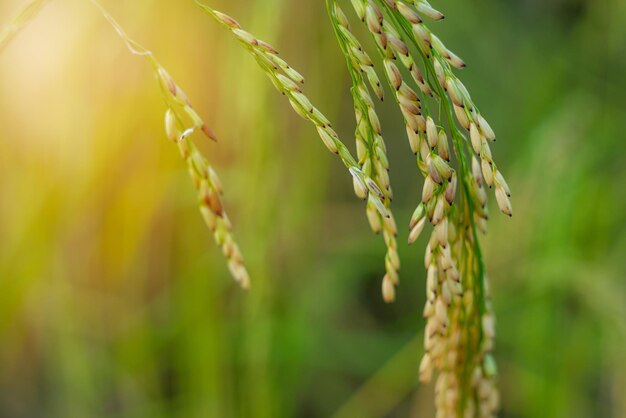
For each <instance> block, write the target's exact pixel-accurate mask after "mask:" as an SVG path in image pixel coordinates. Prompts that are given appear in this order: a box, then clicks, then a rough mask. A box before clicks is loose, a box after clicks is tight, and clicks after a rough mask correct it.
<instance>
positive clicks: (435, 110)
mask: <svg viewBox="0 0 626 418" xmlns="http://www.w3.org/2000/svg"><path fill="white" fill-rule="evenodd" d="M44 2H45V1H42V0H37V1H34V2H32V3H31V4H30V5H29V6H28V7H27V8H26V9H25V10H24V12H22V13H21V14H20V15H19V16H18V17H17V18H16V20H15V21H14V23H13V24H11V25H9V26H7V28H6V29H5V30H3V32H2V35H1V36H0V49H1V48H2V47H4V46H5V45H6V44H7V43H8V41H9V40H10V39H11V37H12V36H13V34H15V33H16V32H17V31H18V30H19V29H20V28H21V27H23V26H24V25H25V24H26V23H27V22H28V21H29V20H30V19H31V18H32V17H34V15H35V14H36V12H37V11H38V10H39V9H40V8H41V6H42V5H43V4H44ZM91 2H92V3H93V4H94V5H95V6H96V7H98V8H99V9H100V11H101V13H102V14H103V15H104V17H105V18H106V19H107V20H108V22H109V23H110V24H111V25H112V27H113V28H114V30H115V31H116V32H117V34H118V35H119V36H120V37H121V38H122V39H123V41H124V42H125V43H126V45H127V47H128V49H129V51H130V52H131V53H133V54H135V55H138V56H142V57H145V58H146V59H147V60H148V62H149V63H150V64H151V66H152V69H153V71H154V74H155V75H156V77H157V79H158V81H159V86H160V88H161V92H162V96H163V98H164V101H165V104H166V112H165V132H166V136H167V137H168V138H169V139H170V140H171V141H172V142H174V143H175V144H176V145H177V146H178V148H179V151H180V154H181V156H182V158H183V160H184V161H185V163H186V165H187V167H188V170H189V173H190V176H191V178H192V181H193V184H194V186H195V188H196V189H197V191H198V196H199V205H200V211H201V213H202V216H203V217H204V220H205V222H206V224H207V226H208V227H209V228H210V230H211V231H212V232H213V235H214V238H215V241H216V243H217V244H218V245H219V246H220V247H221V249H222V251H223V253H224V255H225V257H226V259H227V262H228V266H229V268H230V271H231V273H232V275H233V277H234V278H235V280H236V281H237V282H238V283H239V284H240V285H241V286H242V287H243V288H246V289H247V288H248V287H249V285H250V279H249V276H248V272H247V270H246V268H245V266H244V262H243V257H242V255H241V251H240V250H239V247H238V245H237V243H236V242H235V240H234V237H233V234H232V226H231V223H230V220H229V218H228V216H227V215H226V213H225V211H224V207H223V203H222V194H223V190H222V185H221V181H220V180H219V178H218V176H217V174H216V173H215V171H214V169H213V168H212V167H211V165H210V164H209V162H208V160H207V158H206V157H205V156H204V155H202V153H201V152H200V151H199V149H198V148H197V146H196V145H195V144H194V142H193V141H192V140H191V138H192V136H193V135H194V134H195V133H198V132H202V133H203V134H204V135H205V136H206V137H208V138H209V139H211V140H213V141H216V135H215V134H214V133H213V131H212V130H211V129H210V128H208V127H207V125H206V124H205V123H204V121H203V119H202V118H201V117H200V116H199V115H198V113H197V112H196V111H195V110H194V108H193V107H192V105H191V102H190V100H189V99H188V97H187V95H186V94H185V93H184V92H183V90H182V89H181V88H180V87H179V86H178V85H177V84H176V83H175V81H174V80H173V79H172V77H171V76H170V75H169V74H168V72H167V71H166V70H165V69H164V68H163V66H162V65H161V64H160V63H159V62H158V61H157V59H156V58H155V57H154V54H152V52H151V51H150V50H148V49H146V48H144V47H143V46H142V45H140V44H139V43H137V42H135V41H134V40H132V39H131V38H129V37H128V36H127V35H126V33H125V32H124V31H123V30H122V28H121V27H120V26H119V24H118V23H117V22H116V21H115V20H114V19H113V18H112V17H111V16H110V15H109V13H108V12H107V11H106V10H105V9H104V8H102V7H101V6H100V4H99V3H98V2H97V1H96V0H91ZM196 3H197V4H198V6H199V7H200V8H201V9H202V10H203V11H204V12H205V13H207V14H208V15H209V16H210V17H212V18H213V19H214V20H216V21H217V22H219V23H220V24H222V25H223V26H224V27H225V28H227V29H228V30H229V31H230V32H231V33H232V34H233V35H234V37H235V38H236V39H237V40H238V41H239V43H240V45H241V46H242V47H243V48H244V49H245V50H246V51H248V52H249V53H250V54H251V55H252V57H253V58H254V59H255V60H256V62H257V64H258V65H259V67H260V68H261V70H262V71H263V72H264V73H265V74H266V75H267V76H268V77H269V79H270V81H271V82H272V83H273V85H274V86H275V87H276V89H277V90H278V91H279V92H280V93H281V94H283V95H284V96H285V97H286V98H287V99H288V101H289V103H290V104H291V106H292V108H293V110H294V111H295V112H296V113H297V114H298V115H299V116H301V117H302V118H303V119H305V120H306V121H308V122H310V123H311V124H313V126H314V127H315V129H316V131H317V133H318V135H319V137H320V139H321V141H322V143H323V144H324V146H325V147H326V148H327V149H328V150H329V151H330V152H331V153H333V154H336V155H337V156H338V157H339V158H340V160H341V162H342V163H343V164H344V165H345V167H346V168H347V171H348V173H349V175H350V178H351V180H352V182H353V187H354V191H355V194H356V196H357V197H358V198H360V199H362V200H363V201H365V202H366V215H367V219H368V221H369V224H370V226H371V229H372V230H373V231H374V232H375V233H382V236H383V239H384V242H385V245H386V248H387V253H386V256H385V261H384V266H385V271H386V273H385V274H384V277H383V279H382V285H381V289H382V296H383V299H384V300H385V302H393V301H394V299H395V297H396V288H397V286H398V284H399V270H400V260H399V256H398V243H397V239H396V237H397V226H396V221H395V218H394V215H393V212H392V207H391V203H392V199H393V192H392V187H391V184H390V179H389V174H388V172H389V169H390V161H389V158H388V156H387V150H386V145H385V140H384V137H383V122H384V121H381V119H380V118H379V116H378V114H377V112H376V104H375V102H376V100H383V98H384V97H385V95H386V93H385V88H384V87H383V85H382V84H383V82H382V81H381V80H385V81H386V84H387V85H388V88H387V91H388V93H387V94H389V92H390V94H391V95H392V96H393V98H394V101H395V103H396V105H397V111H398V114H399V115H401V116H402V118H403V120H404V123H405V125H406V134H407V139H408V143H409V149H410V150H411V152H412V153H413V154H414V155H415V158H416V165H417V169H418V170H419V172H420V173H421V174H422V175H423V177H424V183H423V184H422V185H421V190H422V192H421V201H420V202H419V203H417V207H416V209H415V211H414V214H413V216H412V217H411V219H410V220H409V222H408V224H409V231H410V233H409V244H413V243H415V242H416V241H417V240H418V238H419V237H420V235H421V234H422V233H423V231H424V229H425V227H426V224H427V223H430V224H432V232H431V234H430V238H429V239H428V244H427V246H426V250H425V256H424V262H425V268H426V277H427V278H426V293H427V302H426V305H425V307H424V310H423V315H424V318H425V319H426V326H425V332H424V338H425V339H424V348H425V354H424V356H423V357H422V361H421V364H420V367H419V374H420V380H422V381H423V382H425V383H426V382H430V381H431V379H432V377H433V374H434V373H435V372H436V373H437V382H436V384H435V393H436V399H435V404H436V407H437V411H438V412H437V414H438V415H437V416H440V417H455V416H463V417H472V416H480V417H492V416H495V414H496V413H497V411H498V408H499V395H498V392H497V390H496V387H495V376H496V366H495V362H494V360H493V356H492V354H491V352H492V350H493V348H494V338H495V319H494V314H493V312H492V308H491V302H490V298H489V285H488V280H487V277H486V269H485V265H484V262H483V259H482V253H481V248H480V243H479V237H478V232H479V231H482V232H485V231H486V228H487V219H488V213H487V206H486V205H487V191H486V189H487V188H490V189H491V188H493V189H494V192H495V197H496V201H497V203H498V206H499V208H500V210H501V211H502V212H503V213H505V214H506V215H509V216H512V214H513V212H512V206H511V202H510V195H511V192H510V190H509V187H508V185H507V183H506V181H505V179H504V177H503V175H502V173H501V171H500V170H499V168H498V166H497V165H496V163H495V162H494V159H493V156H492V152H491V148H490V143H492V142H494V141H495V139H496V135H495V133H494V131H493V129H492V128H491V126H490V125H489V123H488V122H487V120H486V119H485V117H484V116H483V115H482V114H481V113H480V111H479V109H478V107H477V106H476V105H475V103H474V102H473V100H472V97H471V95H470V93H469V91H468V89H467V88H466V87H465V86H464V84H463V83H462V82H461V81H460V80H459V78H458V77H457V76H456V74H455V72H454V70H460V69H462V68H464V67H465V66H466V64H465V62H464V61H463V60H462V59H461V58H460V57H459V56H457V55H456V54H455V53H453V52H452V51H451V50H450V49H448V47H446V45H445V44H444V43H443V41H442V40H440V39H439V38H438V37H437V36H436V35H435V33H433V31H432V30H431V29H430V27H429V26H428V25H427V24H426V23H425V21H426V19H430V20H432V21H435V22H437V21H441V20H443V19H444V15H443V14H442V13H441V12H439V11H438V10H436V9H435V8H434V7H433V6H432V5H430V4H429V3H428V2H427V1H426V0H414V1H408V0H406V1H403V0H351V7H352V9H353V10H354V13H355V17H356V19H354V20H356V21H357V22H360V23H361V24H363V25H364V26H365V28H366V29H367V31H368V32H369V33H370V35H371V40H372V42H371V44H372V45H373V46H372V47H371V49H372V50H375V51H376V52H375V53H376V54H377V55H378V57H379V59H378V60H374V59H372V58H371V56H370V54H369V53H368V52H367V51H366V49H367V48H366V47H365V46H364V45H365V40H360V39H358V37H357V35H355V32H354V31H353V30H352V23H351V19H350V18H348V17H347V14H346V13H345V12H344V10H343V9H342V7H341V5H340V4H339V2H338V1H337V0H326V8H327V12H328V15H329V19H330V23H331V26H332V29H333V31H334V33H335V35H336V38H337V42H338V45H339V48H340V50H341V52H342V54H343V55H344V57H345V61H346V65H347V69H348V73H349V74H350V78H351V81H352V88H351V93H352V99H353V111H354V116H355V119H356V127H355V134H354V135H355V142H356V151H357V152H356V158H355V157H354V156H353V155H352V153H351V152H350V150H349V149H348V147H347V146H346V142H344V141H342V139H341V138H340V137H339V135H338V133H337V132H336V131H335V129H334V128H333V124H332V123H331V122H330V120H329V119H328V118H327V117H326V116H325V115H324V114H323V113H322V112H321V111H320V110H319V109H318V108H317V107H316V106H315V105H314V104H313V103H312V102H311V100H310V99H309V98H308V97H307V96H306V95H305V93H304V91H303V87H302V85H303V84H304V77H303V76H302V75H301V74H300V73H299V72H298V71H296V70H295V69H294V68H293V67H292V66H290V65H289V64H288V63H287V62H286V61H285V60H284V59H283V58H281V57H279V54H278V51H277V50H276V49H275V48H274V47H273V46H272V45H270V44H268V43H267V42H264V41H262V40H261V39H259V38H257V37H256V36H255V35H253V34H251V33H250V32H248V31H246V30H244V29H243V28H242V26H241V25H240V24H239V23H238V22H237V21H236V20H235V19H234V18H232V17H230V16H229V15H226V14H224V13H222V12H219V11H216V10H214V9H213V8H211V7H210V6H207V5H205V4H203V3H202V2H200V1H198V0H196Z"/></svg>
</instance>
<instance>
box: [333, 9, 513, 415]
mask: <svg viewBox="0 0 626 418" xmlns="http://www.w3.org/2000/svg"><path fill="white" fill-rule="evenodd" d="M351 3H352V6H353V8H354V10H355V12H356V14H357V16H358V17H359V19H360V20H361V21H362V22H363V23H364V24H365V26H366V28H367V30H368V31H369V32H370V34H371V35H372V37H373V39H374V43H375V45H376V49H377V50H378V52H379V54H380V57H381V61H382V65H383V68H384V75H385V78H386V80H387V82H388V84H389V87H390V89H391V91H392V92H393V95H394V98H395V101H396V103H397V105H398V108H399V110H400V113H401V114H402V116H403V118H404V121H405V124H406V132H407V137H408V140H409V145H410V148H411V150H412V151H413V153H414V154H415V155H416V156H417V166H418V168H419V170H420V172H421V173H422V174H423V176H424V185H423V188H422V198H421V202H420V203H419V205H418V206H417V208H416V210H415V212H414V214H413V216H412V218H411V221H410V223H409V230H410V232H409V244H412V243H414V242H415V241H417V239H418V238H419V236H420V235H421V234H422V232H423V230H424V228H425V225H426V223H428V222H430V223H431V224H432V225H433V230H432V233H431V235H430V239H429V241H428V244H427V247H426V255H425V267H426V270H427V280H426V288H427V289H426V290H427V301H426V305H425V307H424V317H425V319H426V329H425V333H424V346H425V350H426V353H425V355H424V356H423V359H422V361H421V364H420V379H421V380H422V381H423V382H428V381H430V380H431V379H432V376H433V373H434V371H435V370H436V371H438V377H437V383H436V400H435V403H436V406H437V411H438V415H437V416H438V417H439V416H440V417H456V416H459V415H463V416H468V417H473V416H481V417H483V416H484V417H491V416H495V413H496V412H497V409H498V403H499V400H498V392H497V390H496V389H495V384H494V376H495V362H494V360H493V358H492V356H491V354H490V352H491V350H492V349H493V341H494V334H495V326H494V320H493V314H492V313H491V304H490V301H489V297H488V291H487V280H486V277H485V273H484V266H483V264H482V256H481V254H480V247H479V245H478V241H477V237H476V231H477V230H480V231H486V224H487V218H488V213H487V206H486V205H487V193H486V190H485V185H486V186H487V187H494V188H495V195H496V200H497V202H498V205H499V207H500V209H501V210H502V212H504V213H505V214H507V215H509V216H511V215H512V208H511V203H510V200H509V197H510V190H509V187H508V185H507V184H506V181H505V180H504V177H503V176H502V173H501V172H500V171H499V170H498V168H497V166H496V164H495V162H494V161H493V157H492V154H491V150H490V147H489V143H490V142H493V141H495V134H494V132H493V129H492V128H491V127H490V126H489V124H488V123H487V121H486V120H485V118H484V117H483V116H482V115H481V114H480V112H479V111H478V109H477V107H476V106H475V105H474V103H473V102H472V100H471V97H470V95H469V92H468V90H467V89H466V88H465V86H464V85H463V83H462V82H461V81H460V80H459V79H458V78H457V77H456V76H455V74H454V73H453V68H456V69H462V68H464V67H465V62H464V61H463V60H462V59H461V58H459V57H458V56H457V55H456V54H455V53H453V52H452V51H450V50H449V49H448V48H447V47H446V46H445V45H444V43H443V42H442V41H441V40H440V39H439V38H438V37H437V36H436V35H435V34H433V33H432V31H431V30H430V29H429V28H428V27H427V25H426V24H425V23H424V19H425V18H430V19H432V20H435V21H440V20H443V19H444V15H443V14H442V13H441V12H439V11H438V10H436V9H435V8H433V7H432V6H431V5H430V4H429V3H428V2H427V1H425V0H415V1H412V2H410V1H401V0H351ZM327 4H328V9H329V13H330V15H331V20H332V21H333V24H334V26H335V29H336V32H338V39H339V43H340V45H342V50H343V52H344V54H345V55H346V57H348V58H350V59H349V60H348V61H349V62H348V67H349V69H350V71H351V72H352V73H354V71H355V67H356V68H357V69H359V70H360V72H361V76H360V78H358V77H355V76H354V75H353V79H355V78H356V79H357V80H363V79H365V78H367V79H368V80H370V86H371V88H372V90H373V91H374V92H375V93H376V94H377V95H378V96H379V97H382V92H381V91H380V90H381V89H380V85H379V83H377V80H378V77H377V75H376V70H375V69H374V64H373V63H372V61H371V59H369V56H368V55H367V53H366V52H365V51H364V50H363V48H362V47H361V44H360V43H359V42H358V40H356V39H354V36H353V35H352V34H351V33H347V29H348V28H349V23H348V19H347V18H346V17H345V15H344V13H343V12H342V10H341V9H340V8H339V5H338V4H337V2H336V0H327ZM346 44H347V45H348V47H346ZM415 52H417V53H415ZM420 61H421V62H422V65H421V68H420V65H418V62H420ZM351 62H357V63H358V64H359V65H358V66H355V65H351ZM403 73H406V74H409V75H410V77H408V78H407V77H405V76H404V74H403ZM413 86H414V87H413ZM359 87H361V88H360V89H358V90H357V91H359V92H360V91H361V90H363V89H364V83H362V82H361V83H360V85H359ZM355 96H356V98H355V103H356V102H357V99H358V98H360V97H361V96H362V94H359V95H355ZM429 102H434V103H435V104H437V107H438V108H439V112H438V114H437V113H436V112H433V111H431V109H430V107H429ZM437 120H439V122H437ZM459 127H460V128H461V129H460V128H459ZM462 130H465V133H464V132H463V131H462ZM467 134H469V140H468V135H467ZM450 138H451V139H452V147H451V146H450V141H449V139H450ZM453 157H456V160H457V161H456V162H457V164H456V168H454V167H453V162H452V158H453ZM470 160H471V168H470V163H469V161H470ZM458 191H459V192H458ZM457 192H458V193H457Z"/></svg>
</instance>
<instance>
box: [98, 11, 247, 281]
mask: <svg viewBox="0 0 626 418" xmlns="http://www.w3.org/2000/svg"><path fill="white" fill-rule="evenodd" d="M91 2H92V3H93V4H94V5H95V6H96V7H97V8H98V9H100V12H101V13H102V15H103V16H104V17H105V19H107V21H108V22H109V23H110V24H111V26H112V27H113V29H115V31H116V32H117V34H118V35H119V36H120V38H122V40H123V41H124V42H125V43H126V46H127V47H128V49H129V51H130V52H131V53H133V54H135V55H139V56H143V57H145V58H146V59H147V60H148V62H149V63H150V65H151V66H152V69H153V70H154V74H155V76H156V78H157V80H158V81H159V86H160V88H161V93H162V95H163V99H164V100H165V104H166V106H167V110H166V112H165V133H166V135H167V137H168V138H169V139H170V140H172V141H173V142H174V143H176V144H177V145H178V149H179V151H180V154H181V156H182V158H183V160H184V161H185V162H186V163H187V168H188V170H189V175H190V176H191V179H192V181H193V183H194V186H195V187H196V189H197V191H198V200H199V206H200V213H201V214H202V217H203V218H204V221H205V223H206V224H207V226H208V227H209V228H210V230H211V231H212V232H213V236H214V238H215V242H216V243H217V244H218V245H219V246H220V248H221V249H222V252H223V253H224V256H225V257H226V259H227V261H228V268H229V270H230V272H231V275H232V276H233V278H234V279H235V281H236V282H237V283H238V284H239V285H240V286H241V287H242V288H243V289H248V288H249V287H250V276H249V274H248V271H247V269H246V267H245V265H244V260H243V256H242V255H241V251H240V250H239V246H238V245H237V243H236V242H235V239H234V236H233V233H232V224H231V222H230V220H229V218H228V215H227V214H226V212H225V211H224V206H223V203H222V195H223V193H224V192H223V189H222V183H221V181H220V179H219V178H218V176H217V173H216V172H215V170H214V169H213V168H212V167H211V165H210V164H209V162H208V160H207V159H206V158H205V157H204V155H202V153H201V152H200V150H198V148H197V147H196V146H195V145H194V143H193V142H192V141H191V136H192V135H193V134H194V133H196V132H198V131H200V132H202V133H204V135H205V136H207V137H208V138H209V139H211V140H213V141H217V138H216V136H215V133H214V132H213V131H212V130H211V129H210V128H209V127H208V126H207V125H206V124H205V123H204V121H203V120H202V118H201V117H200V116H199V115H198V113H197V112H196V111H195V110H194V108H193V106H192V105H191V102H190V101H189V98H188V97H187V95H186V94H185V92H184V91H183V90H182V89H181V88H180V87H179V86H178V85H177V84H176V82H175V81H174V79H173V78H172V77H171V76H170V75H169V74H168V72H167V71H166V70H165V68H164V67H163V66H162V65H161V64H160V63H159V62H158V61H157V59H156V58H155V57H154V54H153V53H152V52H151V51H149V50H147V49H146V48H144V47H143V46H142V45H140V44H139V43H137V42H135V41H134V40H133V39H131V38H130V37H129V36H128V35H127V34H126V33H125V32H124V30H123V29H122V27H121V26H120V25H119V24H118V23H117V21H115V19H113V17H112V16H111V15H110V14H109V13H108V12H107V11H106V10H105V9H104V8H103V7H102V6H101V5H100V3H98V1H97V0H91Z"/></svg>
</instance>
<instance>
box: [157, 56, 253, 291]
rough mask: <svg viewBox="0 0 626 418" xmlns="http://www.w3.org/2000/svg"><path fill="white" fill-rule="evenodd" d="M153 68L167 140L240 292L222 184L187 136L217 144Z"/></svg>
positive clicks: (245, 282)
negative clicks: (174, 147)
mask: <svg viewBox="0 0 626 418" xmlns="http://www.w3.org/2000/svg"><path fill="white" fill-rule="evenodd" d="M153 64H154V68H155V72H156V74H157V76H158V79H159V81H160V85H161V88H162V91H163V93H164V97H165V100H166V103H167V104H168V108H167V110H166V112H165V132H166V134H167V137H168V138H169V139H170V140H171V141H172V142H174V143H176V144H177V145H178V149H179V151H180V154H181V157H182V158H183V160H184V161H185V162H186V163H187V168H188V170H189V175H190V176H191V179H192V181H193V184H194V186H195V187H196V190H197V191H198V202H199V205H200V213H201V214H202V217H203V218H204V221H205V223H206V225H207V226H208V227H209V229H210V230H211V231H212V232H213V236H214V238H215V242H216V243H217V245H219V246H220V248H221V249H222V252H223V253H224V256H225V257H226V259H227V261H228V269H229V270H230V273H231V275H232V276H233V278H234V279H235V281H236V282H237V283H239V285H240V286H241V287H242V288H243V289H248V288H249V287H250V276H249V274H248V271H247V269H246V267H245V265H244V261H243V256H242V255H241V251H240V250H239V246H238V245H237V243H236V242H235V239H234V237H233V233H232V224H231V222H230V219H229V218H228V215H227V214H226V212H225V211H224V206H223V203H222V196H223V194H224V190H223V188H222V182H221V181H220V179H219V177H218V176H217V173H216V172H215V170H214V169H213V167H211V165H210V164H209V162H208V160H207V159H206V158H205V157H204V156H203V155H202V153H201V152H200V151H199V150H198V148H197V147H196V146H195V145H194V143H193V142H192V141H191V140H190V136H191V135H192V134H193V133H194V132H195V131H198V130H199V131H202V132H203V133H204V134H205V135H206V136H207V137H208V138H210V139H211V140H213V141H217V139H216V137H215V134H214V133H213V131H212V130H211V129H210V128H208V127H207V125H206V124H205V123H204V121H203V120H202V119H201V118H200V117H199V116H198V114H197V113H196V111H195V110H194V109H193V107H192V106H191V103H190V102H189V99H188V98H187V95H186V94H185V93H184V92H183V91H182V90H181V89H180V87H178V86H177V85H176V83H175V82H174V80H173V79H172V78H171V77H170V75H169V74H168V73H167V71H165V69H164V68H163V67H161V66H160V65H159V64H158V63H156V62H154V63H153ZM181 110H182V112H181ZM185 116H186V118H185ZM185 119H188V120H189V122H186V121H185ZM187 126H190V127H187Z"/></svg>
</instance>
